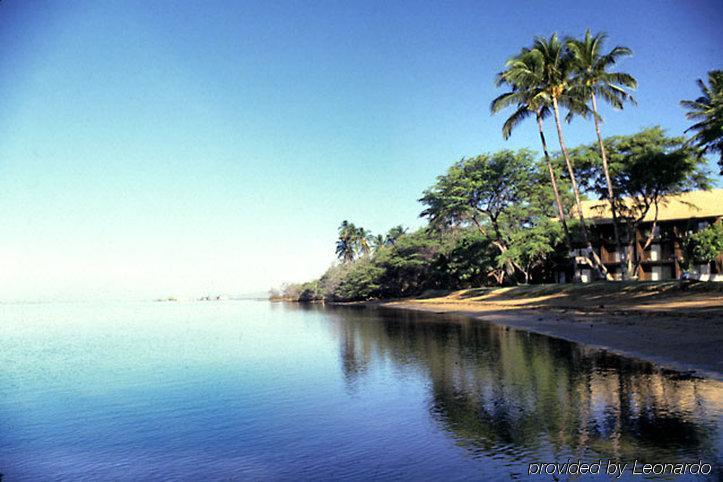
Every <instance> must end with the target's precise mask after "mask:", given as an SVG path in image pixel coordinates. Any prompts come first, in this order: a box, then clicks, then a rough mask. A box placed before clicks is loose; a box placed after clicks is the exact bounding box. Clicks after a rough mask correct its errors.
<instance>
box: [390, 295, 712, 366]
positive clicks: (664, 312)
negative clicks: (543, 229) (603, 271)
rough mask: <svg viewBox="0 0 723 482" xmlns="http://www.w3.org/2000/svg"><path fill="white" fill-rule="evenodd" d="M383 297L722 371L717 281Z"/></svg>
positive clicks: (660, 361) (662, 362)
mask: <svg viewBox="0 0 723 482" xmlns="http://www.w3.org/2000/svg"><path fill="white" fill-rule="evenodd" d="M380 304H381V306H383V307H386V308H395V309H406V310H420V311H426V312H433V313H440V314H441V313H443V314H456V315H462V316H469V317H473V318H476V319H479V320H483V321H487V322H490V323H495V324H501V325H505V326H508V327H510V328H513V329H519V330H525V331H530V332H534V333H540V334H544V335H548V336H552V337H556V338H562V339H565V340H568V341H573V342H577V343H581V344H584V345H586V346H589V347H592V348H598V349H603V350H606V351H609V352H612V353H616V354H619V355H623V356H627V357H632V358H638V359H642V360H646V361H650V362H653V363H655V364H657V365H659V366H661V367H664V368H670V369H672V370H676V371H683V372H689V373H692V374H695V375H697V376H704V377H709V378H714V379H717V380H722V379H723V357H721V353H720V347H721V346H723V296H722V293H721V288H720V287H719V286H716V285H715V284H713V283H697V284H694V285H685V284H681V283H678V282H668V283H642V284H637V285H635V284H632V283H631V284H625V285H621V284H596V285H571V286H567V287H560V286H550V285H548V286H536V287H515V288H501V289H476V290H474V289H473V290H461V291H455V292H453V293H450V294H446V295H443V296H428V297H423V298H416V299H405V300H394V301H389V302H383V303H380Z"/></svg>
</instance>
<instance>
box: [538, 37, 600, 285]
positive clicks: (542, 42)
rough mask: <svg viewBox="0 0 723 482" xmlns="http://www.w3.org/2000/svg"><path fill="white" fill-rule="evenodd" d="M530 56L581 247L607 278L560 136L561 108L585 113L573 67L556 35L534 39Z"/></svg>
mask: <svg viewBox="0 0 723 482" xmlns="http://www.w3.org/2000/svg"><path fill="white" fill-rule="evenodd" d="M529 55H531V56H533V57H536V60H535V62H539V63H541V65H542V66H541V69H542V76H541V78H540V82H541V83H540V87H541V88H542V90H543V91H544V93H545V96H547V97H549V100H550V101H551V103H552V112H553V114H554V116H555V126H556V127H557V139H558V141H559V143H560V150H561V151H562V156H563V158H564V159H565V165H566V167H567V172H568V175H569V176H570V183H571V184H572V192H573V194H574V195H575V205H576V207H577V215H578V218H579V219H580V228H581V233H582V238H583V243H584V244H585V248H586V251H587V254H588V258H590V259H591V261H592V264H593V267H594V268H595V270H596V271H597V272H598V273H599V274H600V275H601V276H603V277H609V275H608V271H607V268H605V265H604V264H603V263H602V262H601V261H600V257H599V256H598V255H597V253H596V252H595V250H593V249H592V244H591V243H590V237H589V235H588V231H587V224H586V223H585V215H584V214H583V211H582V201H581V198H580V189H579V188H578V185H577V180H576V179H575V172H574V170H573V168H572V163H571V162H570V154H569V153H568V151H567V145H566V144H565V136H564V134H563V132H562V123H561V121H560V105H562V106H563V107H567V108H568V110H570V111H573V112H576V113H584V112H585V111H586V110H587V109H586V106H585V104H584V103H583V102H581V101H580V99H579V98H578V97H577V96H575V95H574V94H575V92H574V91H573V90H571V86H570V74H571V70H572V66H573V65H572V62H571V58H570V55H569V53H568V52H567V51H566V50H565V48H564V47H563V44H562V43H561V42H560V39H559V38H558V37H557V34H556V33H554V34H552V36H551V37H550V38H549V39H546V38H544V37H537V38H536V39H535V42H534V44H533V46H532V48H531V49H530V50H529Z"/></svg>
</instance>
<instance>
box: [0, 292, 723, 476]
mask: <svg viewBox="0 0 723 482" xmlns="http://www.w3.org/2000/svg"><path fill="white" fill-rule="evenodd" d="M722 415H723V385H722V384H721V383H719V382H714V381H711V380H700V379H690V378H686V377H683V376H680V375H677V374H675V373H666V372H662V371H660V370H657V369H655V368H654V367H652V366H650V365H648V364H645V363H641V362H635V361H631V360H627V359H623V358H620V357H616V356H612V355H606V354H604V353H601V352H597V351H592V350H588V349H585V348H583V347H581V346H579V345H575V344H571V343H567V342H563V341H559V340H554V339H551V338H547V337H543V336H538V335H532V334H526V333H524V332H520V331H515V330H506V329H504V328H500V327H496V326H489V325H487V324H485V323H481V322H474V321H470V320H464V319H456V318H440V317H433V316H432V317H430V315H422V314H415V313H405V312H397V311H390V310H381V311H379V310H372V309H362V308H321V307H307V308H304V307H299V306H293V305H292V306H289V305H283V304H269V303H266V302H253V301H248V302H219V303H214V302H207V303H187V304H184V303H116V304H105V305H101V304H70V303H69V304H36V305H29V304H26V305H20V304H15V305H13V304H6V305H0V472H2V473H4V474H5V479H4V480H9V481H13V480H51V479H52V480H64V479H68V480H80V479H90V480H109V479H110V480H148V479H183V480H204V479H226V480H227V479H254V480H256V479H288V480H291V479H312V478H313V479H340V478H351V479H368V478H378V479H399V478H403V479H427V480H429V479H477V480H497V479H499V480H510V479H511V478H512V479H515V478H520V479H525V478H527V464H528V463H530V462H534V461H543V462H554V461H557V462H565V461H566V460H567V459H568V458H573V459H578V458H582V459H584V460H590V461H594V460H597V459H600V458H604V459H608V458H617V459H622V460H624V461H631V462H632V461H633V460H635V459H638V460H641V461H646V462H670V463H678V462H694V461H697V460H698V459H703V461H705V462H708V463H711V464H713V471H714V473H713V474H712V475H711V476H710V477H709V478H710V479H714V478H715V476H716V471H718V474H720V461H721V453H722V450H721V446H722V443H721V431H722V430H723V427H722V422H721V420H722ZM628 475H629V474H628ZM562 478H563V479H564V478H565V477H562ZM628 478H633V477H632V476H629V477H628ZM537 480H549V478H547V479H542V478H538V479H537ZM599 480H602V479H599ZM635 480H639V478H637V477H635Z"/></svg>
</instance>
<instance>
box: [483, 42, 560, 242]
mask: <svg viewBox="0 0 723 482" xmlns="http://www.w3.org/2000/svg"><path fill="white" fill-rule="evenodd" d="M539 60H540V59H539V57H537V56H533V55H529V54H528V51H523V52H522V53H521V54H520V55H518V56H516V57H512V58H511V59H509V60H508V61H507V69H506V70H504V71H502V72H500V73H499V74H497V79H496V84H497V86H498V87H501V86H503V85H507V86H508V87H510V89H511V90H509V91H508V92H505V93H504V94H502V95H500V96H498V97H497V98H495V99H494V100H493V101H492V103H491V104H490V110H491V111H492V113H493V114H496V113H497V112H500V111H501V110H504V109H506V108H508V107H514V108H515V111H514V112H513V113H512V115H510V116H509V117H508V118H507V120H506V121H505V123H504V124H503V125H502V137H503V138H504V139H505V140H507V139H509V138H510V136H511V135H512V131H513V130H514V128H515V127H517V125H519V124H520V123H521V122H522V121H523V120H525V119H527V118H528V117H530V116H531V115H533V114H534V116H535V119H536V120H537V130H538V132H539V134H540V142H541V143H542V151H543V153H544V155H545V163H546V164H547V170H548V173H549V175H550V183H551V185H552V192H553V194H554V196H555V204H556V205H557V216H558V218H559V219H560V223H562V227H563V231H564V233H565V243H566V245H567V249H568V251H572V242H571V240H570V230H569V229H568V227H567V219H566V216H565V209H564V208H563V206H562V201H561V199H560V190H559V189H558V187H557V176H556V175H555V170H554V169H553V167H552V161H551V159H550V152H549V150H548V149H547V141H546V139H545V131H544V130H543V125H542V122H543V120H544V119H545V118H546V117H547V116H548V115H549V114H550V108H549V105H548V104H549V102H548V101H549V96H547V95H545V92H544V90H543V88H542V74H543V72H542V63H541V62H540V61H539ZM520 71H521V72H520Z"/></svg>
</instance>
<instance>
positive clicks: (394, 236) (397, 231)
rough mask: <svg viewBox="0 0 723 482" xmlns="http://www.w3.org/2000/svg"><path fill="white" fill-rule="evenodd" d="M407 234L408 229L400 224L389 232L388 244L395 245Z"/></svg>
mask: <svg viewBox="0 0 723 482" xmlns="http://www.w3.org/2000/svg"><path fill="white" fill-rule="evenodd" d="M406 233H407V228H405V227H404V226H402V225H401V224H398V225H396V226H394V227H393V228H392V229H390V230H389V231H388V232H387V236H386V239H385V242H386V244H390V245H394V244H395V243H396V242H397V240H398V239H399V238H401V237H402V236H404V235H405V234H406Z"/></svg>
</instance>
